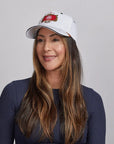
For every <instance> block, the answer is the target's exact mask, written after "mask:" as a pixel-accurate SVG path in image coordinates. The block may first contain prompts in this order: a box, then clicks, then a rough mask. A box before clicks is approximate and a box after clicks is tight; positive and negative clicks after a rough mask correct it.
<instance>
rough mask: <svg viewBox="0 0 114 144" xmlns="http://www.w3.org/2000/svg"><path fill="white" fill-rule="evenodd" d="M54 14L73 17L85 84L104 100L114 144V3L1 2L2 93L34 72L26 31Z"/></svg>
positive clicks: (109, 142)
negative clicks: (11, 84) (58, 13)
mask: <svg viewBox="0 0 114 144" xmlns="http://www.w3.org/2000/svg"><path fill="white" fill-rule="evenodd" d="M51 10H58V11H61V12H64V13H66V14H68V15H71V16H73V18H74V19H75V21H76V23H77V28H78V40H77V44H78V48H79V50H80V53H81V57H82V64H83V70H84V77H83V81H82V83H83V84H85V85H87V86H88V87H92V88H93V89H94V90H96V91H97V92H98V93H100V95H101V96H102V99H103V102H104V107H105V111H106V122H107V128H106V131H107V133H106V144H112V143H113V142H114V136H113V133H114V114H113V111H112V110H113V108H114V107H113V102H114V94H113V93H114V92H113V89H114V76H113V75H114V63H113V62H114V57H113V54H114V50H113V48H114V0H68V1H66V0H41V1H39V0H31V1H30V0H18V1H17V0H10V1H8V0H0V93H1V92H2V90H3V88H4V86H5V85H6V84H8V83H9V82H11V81H13V80H17V79H24V78H27V77H30V76H31V75H32V72H33V64H32V47H33V40H31V39H27V38H26V36H25V31H26V29H27V28H29V27H30V26H32V25H36V24H37V23H38V21H39V18H40V17H41V16H43V15H44V14H45V13H47V12H48V11H51Z"/></svg>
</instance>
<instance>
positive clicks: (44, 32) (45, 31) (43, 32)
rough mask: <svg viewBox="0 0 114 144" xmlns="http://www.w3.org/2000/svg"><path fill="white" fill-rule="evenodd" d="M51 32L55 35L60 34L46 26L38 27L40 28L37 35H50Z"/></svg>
mask: <svg viewBox="0 0 114 144" xmlns="http://www.w3.org/2000/svg"><path fill="white" fill-rule="evenodd" d="M53 34H54V35H57V36H60V35H58V34H57V33H56V32H54V31H52V30H50V29H48V28H44V27H42V28H40V30H39V32H38V35H43V36H50V35H53Z"/></svg>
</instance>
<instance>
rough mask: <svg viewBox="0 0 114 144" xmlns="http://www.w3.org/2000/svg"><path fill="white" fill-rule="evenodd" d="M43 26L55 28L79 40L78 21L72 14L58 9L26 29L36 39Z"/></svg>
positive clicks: (27, 33) (59, 32) (30, 36)
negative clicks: (60, 11) (69, 14)
mask: <svg viewBox="0 0 114 144" xmlns="http://www.w3.org/2000/svg"><path fill="white" fill-rule="evenodd" d="M41 27H45V28H48V29H50V30H53V31H55V32H56V33H58V34H61V35H63V36H68V37H72V38H73V39H74V40H75V41H77V29H76V23H75V21H74V20H73V18H72V17H71V16H68V15H65V14H63V13H59V12H56V11H52V12H49V13H48V14H46V15H44V16H43V18H42V19H41V20H40V21H39V24H38V25H36V26H32V27H30V28H29V29H28V30H27V31H26V36H27V37H28V38H33V39H35V38H36V36H37V32H38V30H39V29H40V28H41Z"/></svg>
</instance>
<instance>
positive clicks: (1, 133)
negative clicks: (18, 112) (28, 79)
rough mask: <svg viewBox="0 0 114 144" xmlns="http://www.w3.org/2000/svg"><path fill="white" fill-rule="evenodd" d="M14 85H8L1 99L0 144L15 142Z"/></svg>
mask: <svg viewBox="0 0 114 144" xmlns="http://www.w3.org/2000/svg"><path fill="white" fill-rule="evenodd" d="M14 96H15V92H14V89H13V88H12V83H11V84H9V85H7V86H6V87H5V88H4V90H3V92H2V94H1V97H0V144H13V141H14V115H15V108H14V101H15V100H14V98H15V97H14Z"/></svg>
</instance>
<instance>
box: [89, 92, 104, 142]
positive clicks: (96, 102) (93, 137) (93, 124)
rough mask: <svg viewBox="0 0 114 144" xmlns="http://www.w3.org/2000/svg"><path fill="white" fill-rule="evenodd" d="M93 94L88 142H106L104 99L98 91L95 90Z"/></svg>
mask: <svg viewBox="0 0 114 144" xmlns="http://www.w3.org/2000/svg"><path fill="white" fill-rule="evenodd" d="M92 95H93V99H92V100H91V101H90V102H91V105H92V113H91V115H90V117H89V121H88V139H87V144H105V133H106V117H105V109H104V105H103V101H102V98H101V96H100V95H99V94H98V93H96V92H94V93H92Z"/></svg>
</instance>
